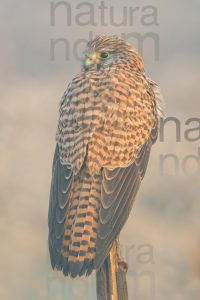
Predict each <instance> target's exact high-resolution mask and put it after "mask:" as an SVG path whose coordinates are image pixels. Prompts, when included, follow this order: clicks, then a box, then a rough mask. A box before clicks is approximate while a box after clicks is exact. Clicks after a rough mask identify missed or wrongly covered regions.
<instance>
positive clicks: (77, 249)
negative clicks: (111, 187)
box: [61, 168, 101, 277]
mask: <svg viewBox="0 0 200 300" xmlns="http://www.w3.org/2000/svg"><path fill="white" fill-rule="evenodd" d="M100 183H101V175H96V176H94V177H91V175H90V174H89V172H88V171H87V169H86V168H84V169H82V171H81V172H80V174H79V175H78V176H77V177H76V178H75V180H74V184H73V189H72V194H71V204H70V208H69V210H68V213H67V217H66V221H65V231H64V237H63V245H62V250H61V253H62V269H63V273H64V274H65V275H70V276H72V277H76V276H82V275H86V276H88V275H90V274H91V272H92V271H93V269H94V258H95V254H96V237H97V226H98V214H99V203H100Z"/></svg>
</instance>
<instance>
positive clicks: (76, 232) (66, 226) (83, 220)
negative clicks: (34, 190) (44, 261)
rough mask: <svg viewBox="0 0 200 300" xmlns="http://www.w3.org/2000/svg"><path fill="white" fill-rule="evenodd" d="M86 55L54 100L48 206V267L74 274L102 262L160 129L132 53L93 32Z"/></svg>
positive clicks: (151, 86) (151, 89)
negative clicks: (55, 122)
mask: <svg viewBox="0 0 200 300" xmlns="http://www.w3.org/2000/svg"><path fill="white" fill-rule="evenodd" d="M102 51H108V52H109V58H108V60H103V59H102V60H101V59H100V58H99V55H97V54H98V53H102ZM106 53H107V52H106ZM85 55H86V61H87V59H89V60H88V61H89V62H88V64H86V63H85V65H84V67H83V70H82V72H81V73H80V74H78V75H77V76H76V77H75V78H74V79H73V80H72V82H71V83H70V84H69V86H68V88H67V90H66V92H65V93H64V96H63V98H62V100H61V104H60V116H59V124H58V130H57V134H56V140H57V147H56V152H55V158H54V164H53V165H54V166H53V177H52V185H51V194H50V206H49V249H50V254H51V262H52V266H53V267H56V268H57V269H62V270H63V273H64V274H65V275H71V276H72V277H76V276H77V275H79V276H81V275H83V274H86V275H89V274H90V273H91V272H92V270H93V269H98V268H99V267H101V265H102V264H103V262H104V260H105V258H106V256H107V254H108V253H109V250H110V247H111V246H112V242H113V241H114V239H115V238H116V237H117V236H118V235H119V233H120V230H121V228H122V227H123V225H124V223H125V221H126V220H127V217H128V215H129V212H130V209H131V207H132V204H133V200H134V198H135V195H136V193H137V190H138V188H139V186H140V182H141V180H142V178H143V176H144V173H145V170H146V167H147V163H148V158H149V154H150V148H151V145H152V143H154V142H155V140H156V137H157V131H158V113H157V109H158V105H157V98H156V96H155V93H156V84H155V83H154V82H152V81H150V80H149V79H148V78H147V77H146V76H145V73H144V67H143V62H142V59H141V58H140V57H139V55H138V53H137V52H136V51H135V50H134V49H133V48H132V47H131V46H130V45H129V44H128V43H126V42H125V41H123V40H120V39H118V38H116V37H97V38H96V39H95V40H93V41H91V42H89V44H88V48H87V50H86V54H85ZM104 56H105V55H104ZM91 57H92V58H91Z"/></svg>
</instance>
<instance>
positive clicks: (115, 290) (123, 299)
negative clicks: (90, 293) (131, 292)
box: [96, 241, 128, 300]
mask: <svg viewBox="0 0 200 300" xmlns="http://www.w3.org/2000/svg"><path fill="white" fill-rule="evenodd" d="M127 270H128V264H127V263H126V262H125V261H123V260H122V259H121V258H120V256H119V247H118V242H117V241H115V242H114V243H113V246H112V248H111V250H110V254H109V256H108V257H107V258H106V260H105V262H104V264H103V266H102V267H101V269H100V270H98V271H97V274H96V285H97V300H128V290H127V282H126V273H127Z"/></svg>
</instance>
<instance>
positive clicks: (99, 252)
mask: <svg viewBox="0 0 200 300" xmlns="http://www.w3.org/2000/svg"><path fill="white" fill-rule="evenodd" d="M157 131H158V129H157V127H156V128H153V129H152V131H151V135H150V137H149V139H148V140H147V141H146V143H145V144H144V145H143V147H142V148H141V150H140V151H139V154H138V156H137V158H136V160H135V161H134V162H133V163H132V164H131V165H130V166H129V167H127V168H116V169H113V170H109V169H106V168H104V170H103V180H102V192H101V207H100V211H99V227H98V233H97V247H96V258H95V267H96V269H99V268H100V267H101V265H102V264H103V262H104V260H105V258H106V256H107V255H108V253H109V250H110V248H111V246H112V243H113V241H114V240H115V239H116V238H117V236H118V235H119V233H120V231H121V229H122V227H123V226H124V224H125V222H126V220H127V218H128V216H129V213H130V211H131V208H132V205H133V202H134V199H135V197H136V194H137V191H138V189H139V187H140V184H141V181H142V179H143V177H144V175H145V172H146V169H147V165H148V161H149V156H150V150H151V146H152V144H153V143H154V142H155V140H156V137H157Z"/></svg>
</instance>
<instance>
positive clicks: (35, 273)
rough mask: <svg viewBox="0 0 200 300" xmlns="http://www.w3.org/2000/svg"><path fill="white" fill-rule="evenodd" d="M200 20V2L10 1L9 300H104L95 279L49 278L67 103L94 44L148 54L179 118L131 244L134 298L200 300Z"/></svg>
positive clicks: (2, 31)
mask: <svg viewBox="0 0 200 300" xmlns="http://www.w3.org/2000/svg"><path fill="white" fill-rule="evenodd" d="M58 3H59V5H58ZM56 4H57V5H58V6H57V7H56ZM99 6H100V8H99ZM105 6H106V7H107V8H105ZM103 7H104V8H103ZM89 11H90V13H89ZM199 11H200V2H199V0H191V1H186V0H177V1H165V3H164V2H161V1H158V0H155V1H153V2H152V1H145V0H143V1H129V0H124V1H119V0H117V1H116V0H115V1H114V0H112V1H105V2H102V1H96V2H95V3H94V2H92V1H88V2H83V1H79V0H77V1H73V3H71V2H70V1H62V2H59V1H56V0H52V1H39V0H35V1H25V0H21V1H16V0H13V1H11V0H7V1H5V0H3V1H1V4H0V36H1V50H0V51H1V55H0V90H1V101H0V157H1V168H0V190H1V197H0V201H1V204H0V205H1V210H0V234H1V247H0V249H1V250H0V251H1V255H0V270H1V271H0V298H1V299H4V300H12V299H15V300H18V299H20V300H25V299H29V300H31V299H34V300H40V299H45V300H46V299H48V300H51V299H57V300H62V299H72V300H76V299H81V300H83V299H89V300H91V299H95V277H94V276H92V277H90V278H89V279H81V280H75V281H73V280H71V279H68V278H64V277H62V275H61V274H58V273H56V272H53V271H52V270H51V268H50V266H49V258H48V249H47V233H48V229H47V212H48V201H49V200H48V197H49V188H50V181H51V167H52V158H53V152H54V147H55V132H56V127H57V119H58V106H59V101H60V98H61V96H62V94H63V92H64V90H65V88H66V86H67V83H68V82H69V80H70V79H71V78H72V76H74V75H75V74H76V73H77V72H79V70H80V66H81V62H80V60H79V59H78V57H80V54H81V52H82V49H84V46H85V43H86V40H88V39H89V37H90V36H91V35H92V36H95V35H96V34H117V35H119V36H121V35H123V36H124V35H126V37H127V38H128V40H129V42H131V43H132V44H133V46H134V47H136V48H138V49H139V50H140V52H142V53H141V54H142V56H143V58H144V60H145V66H146V73H147V75H148V76H149V77H150V78H152V79H153V80H155V81H156V82H157V83H158V84H159V85H160V87H161V89H162V94H163V97H164V99H165V102H166V104H165V116H166V117H172V118H173V119H172V120H171V121H170V120H169V121H168V122H167V123H166V124H165V126H164V129H163V131H164V136H163V138H162V139H159V140H158V143H157V144H156V145H155V146H154V147H153V149H152V154H151V160H150V163H149V167H148V171H147V174H146V176H145V180H144V181H143V184H142V186H141V189H140V192H139V194H138V196H137V199H136V201H135V204H134V207H133V210H132V212H131V214H130V217H129V220H128V222H127V223H126V225H125V227H124V229H123V232H122V234H121V245H122V249H121V251H122V254H123V256H124V257H125V259H127V261H128V263H129V272H128V285H129V299H137V300H150V299H151V300H167V299H173V300H197V299H200V254H199V253H200V252H199V249H200V221H199V214H200V201H199V187H200V150H199V149H200V148H199V147H200V143H199V142H200V128H199V127H200V121H199V119H200V106H199V99H200V98H199V96H200V92H199V82H200V72H199V67H200V65H199V64H200V38H199V37H200V18H199ZM70 18H71V19H70ZM120 23H121V25H120ZM142 41H143V44H141V43H142ZM194 118H196V119H194ZM188 130H189V131H188ZM179 136H180V138H179ZM166 155H167V156H166Z"/></svg>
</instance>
